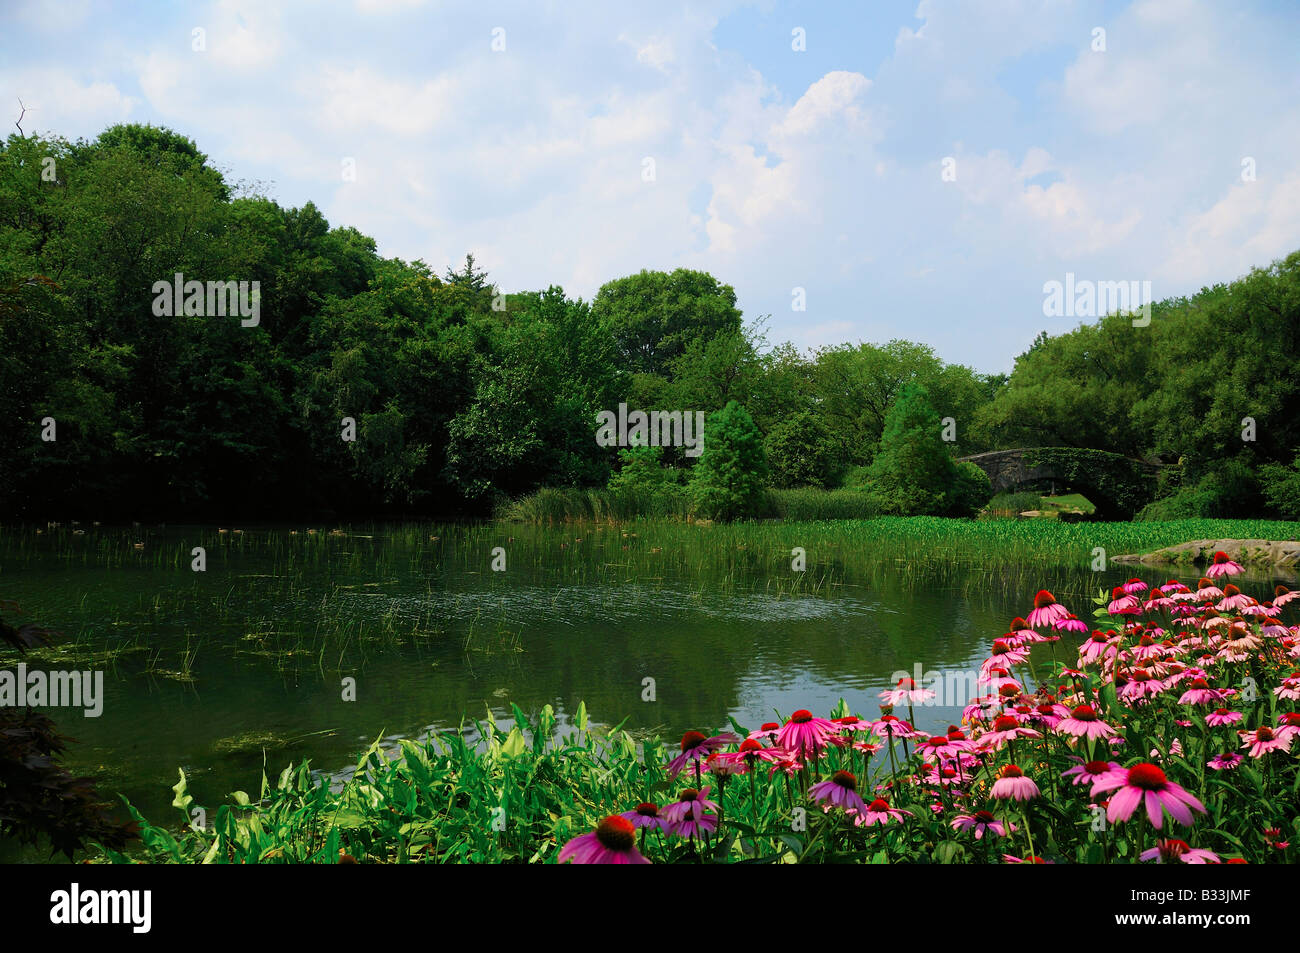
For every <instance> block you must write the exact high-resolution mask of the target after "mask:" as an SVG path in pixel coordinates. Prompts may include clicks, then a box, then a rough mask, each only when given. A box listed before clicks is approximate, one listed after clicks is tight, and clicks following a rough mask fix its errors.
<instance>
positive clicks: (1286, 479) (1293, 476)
mask: <svg viewBox="0 0 1300 953" xmlns="http://www.w3.org/2000/svg"><path fill="white" fill-rule="evenodd" d="M1259 475H1260V483H1261V484H1262V485H1263V490H1264V499H1265V500H1267V501H1268V505H1269V506H1271V507H1272V508H1273V509H1274V510H1275V511H1276V512H1277V514H1278V515H1279V516H1281V517H1283V518H1284V519H1289V520H1296V519H1300V454H1296V458H1295V462H1294V463H1293V464H1291V466H1289V467H1287V466H1283V465H1282V464H1280V463H1270V464H1267V465H1265V466H1262V467H1260V468H1259Z"/></svg>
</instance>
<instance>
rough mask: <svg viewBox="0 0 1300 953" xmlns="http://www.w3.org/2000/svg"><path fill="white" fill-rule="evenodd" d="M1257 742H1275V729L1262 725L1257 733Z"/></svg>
mask: <svg viewBox="0 0 1300 953" xmlns="http://www.w3.org/2000/svg"><path fill="white" fill-rule="evenodd" d="M1255 740H1256V741H1272V740H1273V729H1272V728H1269V727H1268V726H1267V725H1261V726H1260V727H1259V729H1258V730H1257V731H1256V732H1255Z"/></svg>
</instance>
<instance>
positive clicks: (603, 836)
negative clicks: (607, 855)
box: [596, 814, 636, 851]
mask: <svg viewBox="0 0 1300 953" xmlns="http://www.w3.org/2000/svg"><path fill="white" fill-rule="evenodd" d="M596 840H598V841H600V845H601V846H602V847H604V848H607V849H608V850H620V851H621V850H631V849H632V846H633V845H634V844H635V843H636V828H635V827H633V826H632V822H631V821H629V820H628V819H627V818H626V817H619V816H618V815H617V814H611V815H610V816H609V817H607V818H605V819H604V820H603V821H601V822H600V823H599V824H597V825H596Z"/></svg>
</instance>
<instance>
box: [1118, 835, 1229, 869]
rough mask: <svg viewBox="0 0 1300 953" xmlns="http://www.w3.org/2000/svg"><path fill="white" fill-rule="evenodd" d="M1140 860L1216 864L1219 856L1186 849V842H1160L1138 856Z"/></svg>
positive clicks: (1208, 852) (1209, 852)
mask: <svg viewBox="0 0 1300 953" xmlns="http://www.w3.org/2000/svg"><path fill="white" fill-rule="evenodd" d="M1138 858H1139V859H1140V860H1154V861H1155V862H1156V863H1158V864H1172V863H1173V862H1174V861H1176V860H1180V861H1182V862H1183V863H1184V864H1217V863H1218V862H1219V855H1218V854H1216V853H1214V852H1213V851H1209V850H1205V849H1204V848H1201V847H1188V846H1187V841H1182V840H1160V841H1157V842H1156V846H1155V847H1152V848H1151V849H1150V850H1144V851H1142V853H1140V854H1138Z"/></svg>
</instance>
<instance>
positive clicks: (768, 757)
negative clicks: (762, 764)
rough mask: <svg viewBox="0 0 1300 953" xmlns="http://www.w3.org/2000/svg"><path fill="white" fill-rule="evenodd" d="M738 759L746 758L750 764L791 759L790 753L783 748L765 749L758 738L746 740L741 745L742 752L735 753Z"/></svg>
mask: <svg viewBox="0 0 1300 953" xmlns="http://www.w3.org/2000/svg"><path fill="white" fill-rule="evenodd" d="M735 756H736V757H737V758H744V759H745V761H746V762H747V763H748V764H753V763H754V762H755V761H756V760H757V761H783V760H785V759H787V758H789V757H790V752H788V751H784V750H782V749H781V748H764V747H763V745H762V744H760V743H759V741H758V739H756V738H746V739H745V740H744V741H742V742H741V743H740V750H739V751H737V752H735Z"/></svg>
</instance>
